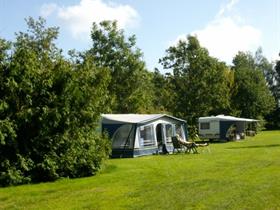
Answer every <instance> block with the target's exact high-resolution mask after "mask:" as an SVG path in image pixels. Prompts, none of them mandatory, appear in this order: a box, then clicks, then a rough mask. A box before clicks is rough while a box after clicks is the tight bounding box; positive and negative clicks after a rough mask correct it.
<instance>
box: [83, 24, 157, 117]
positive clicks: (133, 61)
mask: <svg viewBox="0 0 280 210" xmlns="http://www.w3.org/2000/svg"><path fill="white" fill-rule="evenodd" d="M91 38H92V43H93V44H92V48H91V49H90V50H89V51H88V52H87V54H88V55H90V56H91V57H92V60H93V62H94V63H95V64H96V65H97V66H99V67H106V68H108V69H109V70H110V75H111V78H112V80H111V82H110V84H109V91H110V96H111V100H112V101H113V103H112V105H113V106H112V111H113V112H115V113H147V112H151V110H152V109H153V97H154V94H153V87H152V82H151V80H152V76H151V74H150V73H149V72H148V71H147V70H146V69H145V63H144V62H143V61H142V53H141V51H140V50H139V49H138V48H137V47H136V46H135V44H136V37H135V36H130V37H128V38H127V39H126V37H125V35H124V31H122V30H118V28H117V23H116V22H111V21H103V22H101V23H100V25H97V24H96V23H93V27H92V31H91Z"/></svg>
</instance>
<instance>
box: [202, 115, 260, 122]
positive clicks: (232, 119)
mask: <svg viewBox="0 0 280 210" xmlns="http://www.w3.org/2000/svg"><path fill="white" fill-rule="evenodd" d="M209 120H219V121H237V122H257V121H258V120H255V119H249V118H241V117H232V116H226V115H217V116H210V117H200V118H199V122H205V121H209Z"/></svg>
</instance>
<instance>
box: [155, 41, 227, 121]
mask: <svg viewBox="0 0 280 210" xmlns="http://www.w3.org/2000/svg"><path fill="white" fill-rule="evenodd" d="M166 54H167V55H166V56H165V57H164V58H162V59H160V63H161V64H162V65H163V67H164V68H165V69H171V70H172V71H173V75H170V76H169V78H170V79H169V80H167V81H168V82H169V83H170V85H169V87H170V91H169V93H171V94H173V96H172V97H170V98H172V100H173V101H172V103H170V104H169V107H168V110H170V112H172V113H173V114H174V115H176V116H179V117H182V118H185V119H187V121H188V124H189V125H192V126H193V125H196V124H197V119H198V117H201V116H206V115H209V114H220V113H226V112H229V111H228V110H230V101H229V99H230V91H231V89H230V86H231V80H230V78H231V77H229V74H230V73H229V70H228V69H227V67H226V65H225V64H224V63H221V62H219V61H217V60H216V59H214V58H212V57H210V56H209V54H208V51H207V50H206V49H205V48H203V47H201V46H200V44H199V42H198V40H197V38H196V37H193V36H188V37H187V41H182V40H181V41H179V43H178V44H177V45H176V46H172V47H169V48H168V49H167V50H166Z"/></svg>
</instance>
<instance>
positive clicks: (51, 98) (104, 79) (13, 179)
mask: <svg viewBox="0 0 280 210" xmlns="http://www.w3.org/2000/svg"><path fill="white" fill-rule="evenodd" d="M27 23H28V26H29V29H28V33H22V32H20V33H18V34H17V38H16V41H15V42H14V43H8V42H6V41H5V40H1V39H0V59H1V60H0V161H1V163H0V185H1V186H6V185H16V184H23V183H28V182H41V181H53V180H56V179H58V178H60V177H83V176H89V175H94V174H95V173H96V172H97V171H98V169H99V168H100V166H101V164H102V162H103V160H104V159H105V158H106V157H108V154H109V152H110V149H109V148H110V147H109V143H108V142H109V141H108V138H106V137H104V136H102V134H101V133H99V132H97V127H98V126H99V118H100V113H102V112H107V111H108V109H109V104H110V103H108V101H109V99H110V98H109V97H108V91H107V89H108V88H107V86H108V84H109V81H110V75H109V72H108V70H107V69H103V68H101V67H99V68H97V67H95V66H94V64H93V63H92V62H90V60H91V59H90V58H89V57H79V59H77V60H76V61H72V60H71V59H70V60H67V59H65V58H64V57H63V56H62V55H61V50H60V49H58V48H56V46H55V45H54V40H55V39H56V37H57V35H58V29H57V28H45V21H44V20H43V19H39V21H34V20H33V19H31V18H30V19H29V20H28V21H27Z"/></svg>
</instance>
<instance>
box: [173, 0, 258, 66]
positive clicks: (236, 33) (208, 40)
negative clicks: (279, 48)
mask: <svg viewBox="0 0 280 210" xmlns="http://www.w3.org/2000/svg"><path fill="white" fill-rule="evenodd" d="M237 3H238V0H231V1H230V2H229V3H228V4H227V5H225V6H223V7H221V9H220V10H219V12H218V13H217V15H216V17H215V18H214V20H212V21H210V22H209V23H208V25H207V26H206V27H204V28H203V29H200V30H196V31H193V32H192V33H191V35H196V36H197V37H198V40H199V42H200V44H201V45H202V46H203V47H206V48H207V49H208V50H209V53H210V55H211V56H214V57H216V58H219V59H220V60H222V61H225V62H227V63H228V64H231V62H232V59H233V57H234V56H235V55H236V54H237V52H238V51H255V50H256V49H257V48H258V47H259V46H260V45H261V38H262V33H261V31H260V30H259V29H257V28H255V27H253V26H251V25H249V24H245V23H244V22H245V21H244V20H243V19H242V18H241V17H239V16H237V15H230V16H226V14H227V13H229V12H231V11H232V9H233V7H234V5H236V4H237ZM185 37H186V35H180V36H179V37H177V39H176V41H178V40H179V39H184V38H185Z"/></svg>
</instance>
